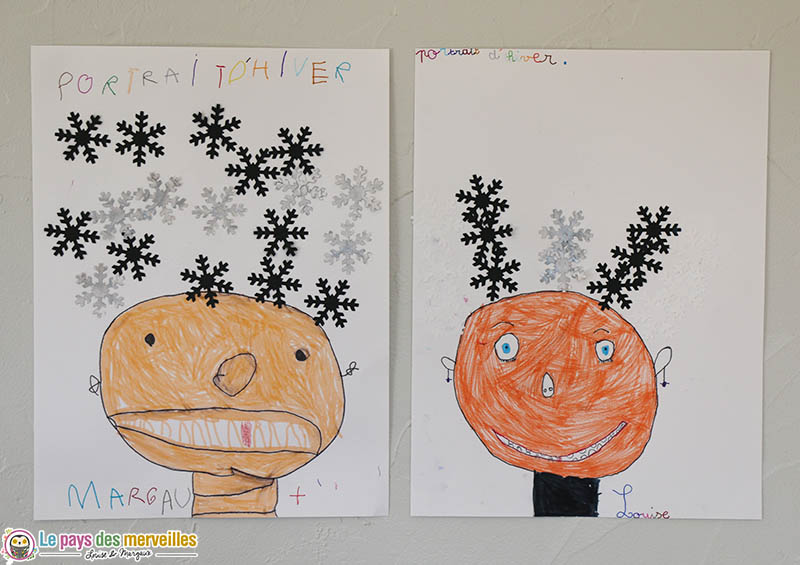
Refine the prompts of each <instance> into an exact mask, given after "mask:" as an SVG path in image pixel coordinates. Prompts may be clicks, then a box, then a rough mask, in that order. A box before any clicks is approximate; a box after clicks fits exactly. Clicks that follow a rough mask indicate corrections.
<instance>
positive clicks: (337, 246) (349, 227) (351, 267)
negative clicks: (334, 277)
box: [324, 221, 372, 274]
mask: <svg viewBox="0 0 800 565" xmlns="http://www.w3.org/2000/svg"><path fill="white" fill-rule="evenodd" d="M354 227H355V226H354V224H353V222H349V221H347V222H344V223H343V224H342V229H341V231H340V232H339V233H334V232H333V231H329V232H327V233H326V234H325V235H324V239H325V242H326V243H327V244H328V245H330V251H328V252H327V253H325V262H326V263H328V264H329V265H333V264H334V263H336V262H338V261H341V264H342V272H344V273H347V274H350V273H352V272H353V271H355V264H356V261H357V260H358V261H361V262H362V263H364V264H365V265H366V264H367V262H369V259H370V256H371V253H370V252H369V251H367V250H366V249H365V246H366V245H367V244H368V243H369V242H370V241H372V236H371V235H370V234H369V232H366V231H362V232H360V233H356V231H355V230H354Z"/></svg>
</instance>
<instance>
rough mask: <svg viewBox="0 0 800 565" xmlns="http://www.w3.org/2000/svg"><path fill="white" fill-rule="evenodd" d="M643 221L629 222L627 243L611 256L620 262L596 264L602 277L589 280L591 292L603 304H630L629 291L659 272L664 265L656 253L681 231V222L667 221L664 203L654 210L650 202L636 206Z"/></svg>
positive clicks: (670, 212) (663, 249) (667, 246)
mask: <svg viewBox="0 0 800 565" xmlns="http://www.w3.org/2000/svg"><path fill="white" fill-rule="evenodd" d="M636 213H637V215H638V216H639V219H640V222H639V223H637V224H630V225H629V226H628V229H627V232H628V236H627V246H626V247H624V248H622V247H620V246H616V247H614V249H612V250H611V256H612V257H613V258H615V259H616V260H617V265H616V267H615V268H614V269H611V268H610V267H609V266H608V264H606V263H599V264H598V265H597V269H596V270H597V273H598V274H599V275H600V280H599V281H590V282H589V284H588V286H587V288H588V290H589V292H590V293H592V294H600V295H601V297H600V307H601V308H603V309H606V308H610V307H611V304H612V303H613V302H614V301H615V300H616V301H617V302H618V303H619V306H620V308H630V307H631V304H632V302H631V298H630V293H631V292H633V291H636V290H639V289H640V288H642V286H643V285H644V284H645V283H646V282H647V273H648V272H649V273H658V272H659V271H661V269H662V265H661V261H659V260H657V259H655V256H656V255H657V254H660V255H665V254H667V253H669V242H668V241H667V238H668V237H672V236H677V235H678V234H679V233H680V232H681V228H680V226H678V224H672V223H669V222H667V219H668V218H669V216H670V215H671V214H672V211H671V210H670V209H669V207H668V206H661V207H660V208H659V209H658V212H656V213H655V214H653V213H652V212H651V211H650V209H649V208H648V207H647V206H640V207H639V209H638V210H637V212H636Z"/></svg>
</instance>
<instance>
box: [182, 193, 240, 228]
mask: <svg viewBox="0 0 800 565" xmlns="http://www.w3.org/2000/svg"><path fill="white" fill-rule="evenodd" d="M201 194H202V195H203V200H205V204H202V205H199V206H195V207H194V210H192V215H193V216H194V217H195V218H198V219H205V221H206V225H205V226H204V227H203V231H204V232H206V235H214V234H215V233H216V232H217V229H224V230H225V231H226V232H228V233H229V234H235V233H236V230H237V229H239V226H237V225H236V221H235V218H241V217H242V216H244V215H245V213H246V212H247V208H245V206H244V204H241V203H237V202H235V201H234V200H235V198H236V189H235V188H234V187H232V186H225V187H223V188H222V190H220V191H219V193H217V192H215V191H214V189H213V188H209V187H206V188H204V189H203V191H202V193H201Z"/></svg>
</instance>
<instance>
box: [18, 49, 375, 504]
mask: <svg viewBox="0 0 800 565" xmlns="http://www.w3.org/2000/svg"><path fill="white" fill-rule="evenodd" d="M56 53H57V56H54V55H55V54H56ZM304 61H308V64H307V66H304V65H305V63H304ZM133 62H136V66H135V67H134V66H132V67H131V68H130V70H128V66H129V65H133ZM288 65H291V69H292V71H291V72H290V73H289V72H284V70H285V69H288V68H290V67H289V66H288ZM328 65H330V68H331V71H332V72H331V76H334V75H333V70H334V69H337V66H338V70H337V71H336V72H337V74H336V75H335V76H336V77H339V78H336V80H335V81H334V80H331V81H325V82H319V80H318V77H319V76H320V73H322V74H324V72H323V71H322V70H321V69H322V67H327V66H328ZM64 66H66V70H65V68H63V67H64ZM123 66H124V68H123ZM223 68H226V69H228V70H227V71H225V72H224V73H223V72H222V70H221V69H223ZM303 68H307V69H308V72H305V73H304V72H302V71H297V69H303ZM345 68H346V69H347V71H344V70H343V69H345ZM243 69H246V71H247V72H245V71H244V70H243ZM253 69H255V71H254V70H253ZM123 72H124V73H125V76H128V77H129V78H130V84H129V85H128V86H127V87H125V88H123V87H122V86H121V85H122V82H121V81H120V82H119V84H117V80H119V76H121V73H123ZM387 72H388V57H387V54H386V52H384V51H349V50H324V51H323V50H320V51H315V50H297V51H294V50H284V49H245V50H241V49H203V48H191V49H189V48H185V49H184V48H65V47H60V48H41V49H38V48H37V49H34V54H33V67H32V73H33V76H34V80H33V85H34V87H33V91H34V94H33V99H34V104H33V105H34V121H35V124H36V125H35V128H34V140H35V141H34V154H35V159H36V162H37V165H38V167H37V168H36V170H35V179H34V196H35V209H36V211H35V221H36V223H37V226H38V227H37V232H38V236H37V246H36V247H37V250H36V258H35V260H36V264H37V282H36V289H35V295H36V310H37V312H39V313H40V314H41V316H40V317H39V318H37V322H36V343H37V351H39V352H41V354H40V356H39V358H38V359H37V362H36V367H37V368H36V383H37V394H36V403H37V411H36V414H37V430H36V441H37V462H36V467H37V475H36V492H37V496H36V516H37V517H38V518H67V519H86V518H109V517H111V518H113V517H124V518H139V517H162V516H197V517H274V516H353V515H358V516H367V515H380V514H385V513H386V510H387V505H388V417H387V414H388V404H387V402H388V285H387V284H386V281H387V280H388V242H389V239H388V191H383V190H382V188H383V186H384V183H385V182H387V179H388V172H389V170H388V130H387V125H386V124H387V123H388V92H386V85H387V84H388V79H387ZM137 73H138V75H137ZM159 74H160V79H159V80H156V77H158V76H159ZM135 75H136V76H135ZM115 76H116V77H117V80H115V79H114V78H111V77H115ZM86 77H91V80H89V79H87V78H86ZM153 81H155V82H153ZM103 82H105V83H106V88H102V86H103ZM89 85H100V87H101V88H99V89H98V88H94V87H91V86H89ZM86 88H89V89H90V90H89V91H87V90H86ZM266 98H269V100H270V101H271V103H270V105H269V107H267V106H265V105H264V104H263V103H262V102H263V100H264V99H266ZM269 108H272V109H274V108H280V112H278V113H275V112H273V111H272V110H270V109H269ZM334 109H335V111H334ZM65 116H66V123H67V124H68V125H69V127H68V128H65V127H64V121H65ZM354 116H358V117H357V118H354ZM108 123H110V124H116V131H115V132H109V133H106V132H105V129H104V127H105V125H106V124H108ZM112 127H113V126H112ZM54 131H55V136H54V135H53V132H54ZM365 140H367V143H366V144H364V141H365ZM187 141H188V143H187ZM111 142H114V145H113V147H112V149H111V150H109V151H103V149H104V148H105V147H107V146H108V145H110V144H111ZM367 168H369V169H370V170H371V171H373V174H372V175H371V178H372V179H373V180H370V181H369V182H368V183H367V184H368V185H369V187H371V188H369V189H366V188H365V189H364V190H367V191H368V192H369V193H370V196H369V202H368V203H367V204H364V209H365V210H368V211H369V212H370V213H369V214H368V215H367V214H364V215H359V216H358V217H357V218H356V219H355V220H351V219H350V215H349V214H350V212H351V209H348V208H342V206H341V203H340V202H339V201H338V200H337V202H333V201H332V200H330V199H328V198H326V197H327V191H326V189H325V188H324V187H325V186H333V185H334V183H335V182H336V179H337V178H338V177H339V176H340V175H341V176H343V175H344V174H345V172H346V171H353V170H354V169H355V170H356V171H358V170H363V171H366V170H367ZM322 171H326V173H325V174H323V172H322ZM365 178H366V177H365ZM354 190H360V189H354ZM343 222H345V223H348V225H349V226H350V229H351V230H352V233H353V234H356V233H360V234H367V235H365V236H363V237H361V239H360V242H361V243H360V244H361V245H362V249H360V250H359V251H358V252H356V253H357V254H358V256H359V258H360V260H361V262H362V263H363V265H361V267H362V268H361V269H359V270H358V272H354V270H353V269H352V268H345V269H342V268H340V265H334V264H331V262H330V261H329V255H330V253H331V247H330V239H329V238H328V234H329V233H332V232H333V231H338V230H339V229H340V226H342V223H343ZM367 243H369V246H370V250H369V252H367V251H366V250H365V249H363V246H364V245H366V244H367ZM342 253H345V252H344V251H342ZM348 256H349V255H348ZM368 260H369V261H368ZM342 261H343V264H346V265H349V264H350V263H348V259H347V258H346V257H344V256H343V259H342ZM350 261H351V262H352V259H351V260H350ZM87 264H88V267H87ZM343 274H344V275H345V276H346V278H343ZM64 328H69V331H63V330H64ZM364 343H369V347H366V348H365V347H364V345H363V344H364ZM45 351H49V353H47V354H45V353H44V352H45ZM56 359H57V360H58V361H57V362H56ZM98 362H99V363H98ZM87 379H88V381H89V385H88V390H87V382H86V381H87ZM345 398H347V403H345ZM345 404H346V405H347V410H345ZM70 438H72V439H70ZM78 438H80V440H79V441H77V439H78ZM67 446H69V449H68V451H65V448H66V447H67ZM279 487H280V489H281V490H283V489H285V492H288V493H291V492H295V493H297V497H296V500H295V499H293V498H290V497H288V496H286V495H280V496H279ZM301 492H302V495H301V494H300V493H301Z"/></svg>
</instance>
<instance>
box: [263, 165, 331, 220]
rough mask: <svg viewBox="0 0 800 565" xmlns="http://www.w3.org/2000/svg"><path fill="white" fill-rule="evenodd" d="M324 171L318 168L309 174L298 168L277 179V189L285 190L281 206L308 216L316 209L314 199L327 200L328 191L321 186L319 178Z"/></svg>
mask: <svg viewBox="0 0 800 565" xmlns="http://www.w3.org/2000/svg"><path fill="white" fill-rule="evenodd" d="M321 177H322V173H320V170H319V169H317V168H314V171H313V172H312V173H311V174H307V173H305V172H303V171H301V170H300V169H299V168H296V169H295V170H294V171H293V172H292V174H291V175H289V176H284V177H280V178H279V179H278V180H276V181H275V190H278V191H281V192H284V193H285V195H284V197H283V199H282V200H281V208H283V209H284V210H290V209H291V210H296V211H297V212H299V213H300V214H305V215H306V216H308V215H309V214H311V212H313V211H314V207H313V205H312V202H311V201H312V200H325V197H326V196H327V195H328V191H327V190H326V189H325V188H324V187H321V186H319V184H318V183H319V179H320V178H321Z"/></svg>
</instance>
